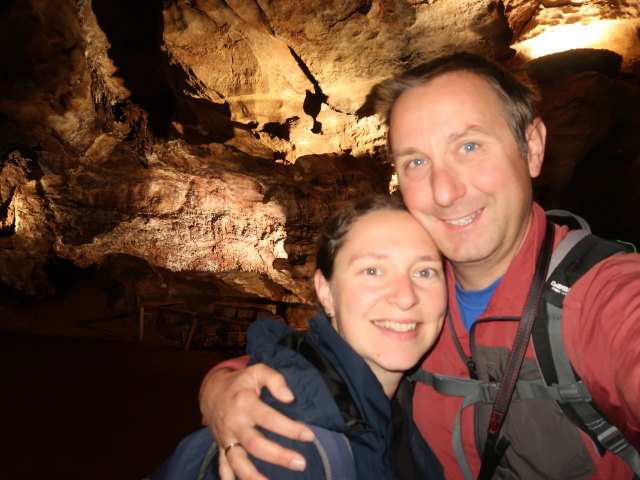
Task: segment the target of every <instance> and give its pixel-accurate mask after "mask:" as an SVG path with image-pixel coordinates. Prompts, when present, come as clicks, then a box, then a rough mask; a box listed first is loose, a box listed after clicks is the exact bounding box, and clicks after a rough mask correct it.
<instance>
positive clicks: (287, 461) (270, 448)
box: [229, 428, 307, 472]
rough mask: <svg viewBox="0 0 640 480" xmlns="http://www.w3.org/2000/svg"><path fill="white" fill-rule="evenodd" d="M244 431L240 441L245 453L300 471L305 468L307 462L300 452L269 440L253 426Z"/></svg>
mask: <svg viewBox="0 0 640 480" xmlns="http://www.w3.org/2000/svg"><path fill="white" fill-rule="evenodd" d="M245 432H246V433H245V435H244V436H243V437H242V438H241V439H240V443H241V444H242V446H243V448H244V450H245V451H246V452H247V453H250V454H251V455H253V456H254V457H256V458H259V459H260V460H264V461H265V462H269V463H273V464H275V465H279V466H281V467H284V468H288V469H291V470H296V471H302V470H304V469H305V468H306V464H307V462H306V460H305V458H304V456H303V455H301V454H300V453H298V452H296V451H294V450H289V449H287V448H284V447H283V446H281V445H280V444H278V443H276V442H274V441H272V440H269V439H268V438H266V437H265V436H264V435H263V434H262V433H261V432H259V431H258V430H256V429H255V428H253V429H251V430H245ZM234 450H235V448H234ZM229 453H231V452H229ZM234 470H235V466H234ZM236 472H237V470H236Z"/></svg>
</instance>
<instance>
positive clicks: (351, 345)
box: [152, 197, 446, 480]
mask: <svg viewBox="0 0 640 480" xmlns="http://www.w3.org/2000/svg"><path fill="white" fill-rule="evenodd" d="M317 266H318V269H317V270H316V273H315V288H316V293H317V296H318V299H319V301H320V303H321V305H322V309H323V310H322V311H321V312H319V313H318V314H316V315H315V316H314V317H313V318H312V319H311V320H310V322H309V330H308V331H307V332H306V334H299V333H298V332H295V331H294V330H293V329H292V328H291V327H288V326H287V325H284V324H282V323H280V322H277V321H275V320H272V319H261V320H258V321H256V322H255V323H254V324H252V326H251V327H250V328H249V330H248V332H247V339H248V344H247V353H248V354H249V357H250V363H251V364H253V363H263V364H266V365H269V366H270V367H272V368H275V369H276V370H278V371H280V372H281V373H282V374H283V375H284V377H285V378H286V380H287V383H288V385H289V387H290V388H291V390H292V391H293V393H294V395H295V401H294V402H292V403H290V404H283V403H279V402H277V401H276V400H275V399H273V397H271V396H270V395H269V393H268V392H267V391H266V390H265V391H263V394H262V396H263V398H264V400H265V401H266V402H267V403H269V404H270V405H272V406H274V407H275V408H277V409H278V410H279V411H281V412H282V413H284V414H286V415H287V416H289V417H291V418H294V419H297V420H300V421H302V422H305V423H307V424H309V425H314V426H319V427H322V428H324V429H327V430H330V431H333V432H339V433H340V434H342V435H344V437H345V438H346V439H347V440H348V443H349V447H350V449H351V452H352V454H353V460H354V461H355V470H356V472H357V478H360V479H366V480H373V479H384V480H389V479H396V478H397V479H410V478H421V479H426V478H439V477H441V475H442V474H441V470H440V466H439V464H438V462H437V460H435V457H434V456H433V454H432V453H431V451H430V449H429V448H428V446H427V445H426V444H424V442H423V441H422V438H421V436H420V435H419V433H418V432H417V430H416V429H415V427H414V425H413V422H412V420H411V418H412V416H411V412H410V405H411V402H410V398H411V387H410V385H408V381H407V380H403V378H404V372H405V371H407V370H409V369H411V368H412V367H414V366H415V365H416V364H417V363H418V361H419V360H420V358H421V357H422V356H423V355H424V354H425V353H426V352H427V350H429V348H430V347H431V346H432V345H433V343H434V342H435V340H436V338H437V336H438V334H439V333H440V330H441V327H442V324H443V320H444V316H445V311H446V287H445V278H444V270H443V266H442V260H441V257H440V253H439V252H438V250H437V248H436V246H435V244H434V243H433V241H432V240H431V237H430V236H429V234H428V233H427V232H426V230H424V228H423V227H422V226H420V224H419V223H418V222H417V221H416V220H415V219H414V218H413V217H412V216H411V215H410V214H409V213H408V212H407V211H406V210H405V209H404V207H403V205H402V204H401V203H400V201H399V200H398V199H395V198H388V197H372V198H369V199H366V200H364V201H361V202H359V203H357V204H354V205H351V206H349V207H347V208H345V209H343V210H341V211H339V212H338V213H337V214H335V215H334V216H333V217H332V218H331V219H330V220H329V221H328V222H327V224H326V225H325V227H324V229H323V231H322V232H321V236H320V240H319V248H318V254H317ZM332 392H333V393H332ZM263 433H264V434H265V435H266V436H268V437H270V438H272V439H275V440H276V441H278V442H279V443H281V444H282V445H284V446H286V447H288V448H291V449H294V450H297V451H299V452H300V453H302V454H303V455H304V456H305V458H306V459H307V468H306V469H305V471H303V472H294V471H291V470H288V469H284V468H281V467H278V466H275V465H272V464H268V463H264V462H261V461H259V460H257V459H254V462H255V464H256V467H257V468H258V470H259V471H260V472H261V473H262V474H263V475H265V476H266V477H267V478H275V479H288V478H300V479H324V478H325V472H324V468H323V465H324V464H323V458H322V455H321V454H320V450H319V449H318V446H317V444H314V443H311V442H297V441H293V440H289V439H285V438H278V437H276V436H275V435H274V434H272V433H270V432H263ZM197 435H199V439H198V440H196V441H195V443H196V444H198V445H199V448H200V449H201V450H198V448H196V447H194V441H189V442H187V443H188V445H187V447H188V448H187V449H186V450H185V449H184V448H182V449H181V447H182V446H181V447H179V450H181V451H180V452H176V454H174V457H172V458H171V459H169V461H168V463H167V464H165V465H163V467H161V469H160V470H159V472H157V474H156V475H154V476H153V477H152V478H153V479H154V480H155V479H169V478H172V479H178V478H196V477H192V476H190V475H191V474H188V475H187V474H184V475H183V473H184V464H183V463H181V462H183V460H184V459H185V458H186V457H185V455H187V456H189V455H191V456H192V457H193V458H199V456H204V455H205V454H206V448H204V449H203V448H202V443H203V442H204V443H207V442H209V443H210V442H211V437H210V436H209V433H208V431H206V430H203V431H202V432H200V433H199V434H197ZM203 439H204V440H203ZM183 446H184V445H183ZM236 448H242V446H241V445H239V444H232V445H229V446H227V447H226V448H225V454H226V455H233V454H234V453H233V451H234V450H235V449H236ZM209 451H211V450H209ZM325 460H326V459H325ZM212 463H213V464H212V465H210V466H208V467H207V468H208V472H207V475H208V476H202V477H200V478H217V477H216V473H215V472H214V470H215V468H216V467H215V465H217V462H212ZM167 472H169V473H168V474H166V473H167ZM201 473H202V472H201ZM163 474H164V476H163Z"/></svg>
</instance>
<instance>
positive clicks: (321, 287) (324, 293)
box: [313, 270, 335, 318]
mask: <svg viewBox="0 0 640 480" xmlns="http://www.w3.org/2000/svg"><path fill="white" fill-rule="evenodd" d="M313 281H314V284H315V287H316V295H317V296H318V300H320V304H321V305H322V308H323V309H324V311H325V313H326V314H327V315H328V316H329V317H330V318H333V317H334V316H335V309H334V306H333V295H331V284H330V283H329V281H328V280H327V279H326V278H324V275H323V274H322V272H321V271H320V270H316V273H315V275H314V277H313Z"/></svg>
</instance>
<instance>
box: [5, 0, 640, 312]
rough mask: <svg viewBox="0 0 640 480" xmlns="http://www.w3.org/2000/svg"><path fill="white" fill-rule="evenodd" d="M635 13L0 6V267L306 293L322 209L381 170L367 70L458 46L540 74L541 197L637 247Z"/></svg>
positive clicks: (203, 291) (147, 292)
mask: <svg viewBox="0 0 640 480" xmlns="http://www.w3.org/2000/svg"><path fill="white" fill-rule="evenodd" d="M639 17H640V5H639V2H638V1H635V0H626V1H625V0H618V1H551V0H547V1H528V0H512V1H511V0H503V1H495V0H475V1H466V2H461V1H459V0H426V1H417V0H350V1H344V0H343V1H339V0H334V1H322V2H318V1H316V0H296V1H291V0H289V1H287V0H173V1H164V2H162V1H151V0H149V1H144V0H92V1H91V0H48V1H46V2H43V1H39V0H10V1H6V2H3V4H2V6H0V19H1V20H0V25H1V30H0V63H1V64H2V74H1V77H0V122H1V123H2V129H1V131H0V146H1V149H0V155H1V157H0V202H1V203H0V204H1V206H2V208H1V209H0V281H1V282H2V283H3V284H4V285H7V286H10V287H11V288H12V289H14V290H15V291H17V292H20V293H21V294H23V295H26V296H46V295H51V294H53V293H55V289H56V285H55V282H53V281H52V279H51V275H50V273H49V272H51V271H52V266H55V265H58V266H60V265H64V266H66V268H67V269H68V268H77V269H97V270H98V271H100V272H103V273H104V275H106V276H107V277H109V278H110V279H111V280H113V281H115V282H116V283H118V282H119V283H120V284H121V290H122V289H125V290H127V291H128V294H129V296H130V297H131V298H136V299H140V298H145V299H158V300H160V299H165V300H166V299H170V298H175V297H182V298H183V299H184V298H188V299H194V298H198V299H203V298H204V299H206V301H209V302H210V301H212V299H215V298H216V296H217V297H220V298H223V297H224V298H232V297H234V298H235V297H247V298H257V299H270V300H273V301H274V302H283V303H288V304H296V303H300V304H304V303H309V302H310V301H311V300H312V294H311V283H310V282H309V280H310V277H311V275H312V273H313V268H314V265H313V251H314V242H315V238H316V235H317V232H318V229H319V226H320V225H321V224H322V222H323V221H324V219H326V217H327V215H328V214H329V213H330V212H332V211H333V210H335V209H336V208H337V207H339V206H340V205H341V204H344V203H345V202H348V201H349V200H350V199H353V198H354V197H358V196H361V195H364V194H367V193H371V192H384V191H387V190H388V188H389V182H390V180H391V175H392V169H391V167H390V165H389V164H388V162H387V161H386V158H385V134H386V131H385V128H384V126H383V125H382V122H381V120H380V118H378V116H376V115H375V114H374V113H373V111H372V108H371V105H370V101H369V96H368V94H369V92H370V90H371V88H372V87H373V86H374V85H376V84H377V83H378V82H380V81H381V80H383V79H385V78H387V77H389V76H390V75H393V74H396V73H398V72H400V71H402V70H404V69H406V68H409V67H412V66H415V65H417V64H419V63H421V62H424V61H426V60H428V59H430V58H432V57H433V56H435V55H438V54H441V53H445V52H452V51H455V50H469V51H474V52H478V53H483V54H485V55H488V56H490V57H492V58H494V59H496V60H498V61H500V62H502V63H504V64H505V65H507V66H508V67H509V68H510V69H512V70H513V71H515V72H516V73H517V74H518V75H522V76H528V77H529V78H530V80H531V81H533V82H534V83H537V84H538V86H539V88H540V90H541V92H542V94H543V97H544V102H543V105H542V116H543V118H544V120H545V122H546V123H547V126H548V129H549V140H548V145H547V157H546V161H545V166H544V169H543V173H542V175H541V177H540V178H539V179H537V181H536V184H535V190H536V196H537V199H538V200H539V201H540V202H541V203H542V204H543V206H545V207H547V208H551V207H564V208H569V209H572V210H574V211H577V212H578V213H582V214H583V215H585V216H587V218H589V220H590V221H591V222H592V226H593V227H594V230H595V231H596V232H598V233H601V234H603V235H607V236H618V237H623V238H627V239H629V240H632V241H635V242H636V243H640V222H639V221H638V215H637V211H638V210H639V207H640V193H639V192H640V189H638V188H637V185H638V179H639V178H640V176H639V174H640V136H639V135H638V133H637V132H639V131H640V116H639V115H638V113H637V112H638V111H640V95H639V91H640V80H639V76H640V43H639V40H638V29H639V28H640V21H639ZM562 31H565V32H568V31H570V32H571V33H570V35H569V36H568V37H564V39H562V38H561V37H559V36H558V35H560V34H561V33H562ZM581 32H582V33H581ZM583 33H584V35H586V40H585V39H584V38H583V37H584V35H583V37H580V35H582V34H583ZM553 35H556V37H553ZM544 37H547V38H548V39H550V40H551V43H552V44H555V47H556V48H555V52H554V51H553V50H551V51H546V52H550V53H546V52H545V51H544V50H540V49H541V48H543V47H542V45H541V43H540V41H541V40H542V39H543V38H544ZM579 38H582V40H580V41H578V39H579ZM580 42H582V43H580ZM547 43H548V42H547ZM540 52H542V53H540ZM534 57H537V58H534Z"/></svg>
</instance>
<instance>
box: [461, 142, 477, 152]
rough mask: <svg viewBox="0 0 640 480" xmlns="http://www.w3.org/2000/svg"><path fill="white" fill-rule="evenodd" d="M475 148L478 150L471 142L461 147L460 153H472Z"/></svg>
mask: <svg viewBox="0 0 640 480" xmlns="http://www.w3.org/2000/svg"><path fill="white" fill-rule="evenodd" d="M476 148H478V145H477V144H476V143H472V142H468V143H465V144H464V145H462V151H463V152H465V153H469V152H473V151H474V150H475V149H476Z"/></svg>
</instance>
